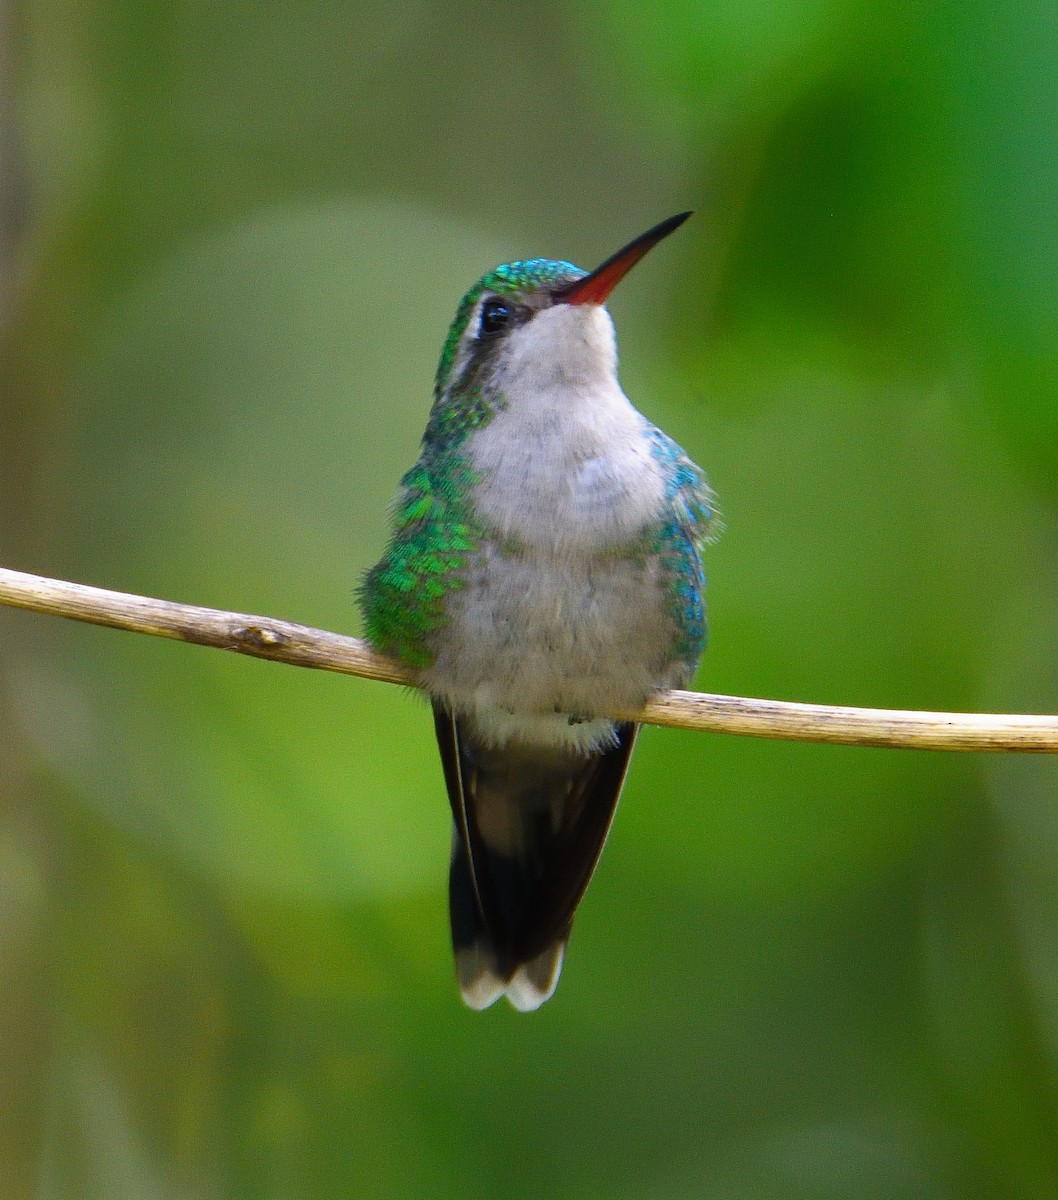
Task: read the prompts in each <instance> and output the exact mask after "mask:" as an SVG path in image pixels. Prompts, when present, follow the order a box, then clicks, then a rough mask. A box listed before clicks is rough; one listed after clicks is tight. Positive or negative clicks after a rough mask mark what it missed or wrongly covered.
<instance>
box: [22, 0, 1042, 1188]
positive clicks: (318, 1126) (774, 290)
mask: <svg viewBox="0 0 1058 1200" xmlns="http://www.w3.org/2000/svg"><path fill="white" fill-rule="evenodd" d="M0 34H2V35H3V36H2V38H0V46H2V53H0V87H2V95H0V152H2V154H3V162H2V163H0V170H2V172H3V173H2V176H0V238H2V242H3V245H2V247H0V249H2V254H0V319H2V320H3V322H4V326H5V334H4V342H3V350H2V359H0V397H2V402H0V511H2V516H0V563H3V564H4V565H7V566H11V567H16V568H19V569H23V570H29V571H35V572H39V573H43V574H52V575H57V576H60V577H65V578H73V579H77V580H81V581H84V582H91V583H97V584H100V585H103V586H109V587H114V588H120V589H124V590H129V591H140V592H145V593H148V594H152V595H160V596H165V597H168V598H171V599H179V600H185V601H189V602H192V603H199V604H207V605H214V606H217V607H222V608H233V609H239V610H243V611H259V612H266V613H271V614H274V615H278V616H284V617H287V618H290V619H294V620H300V621H303V622H306V623H309V624H317V625H322V626H325V627H329V628H334V629H339V630H343V631H348V632H356V631H357V616H356V613H355V609H354V605H353V596H352V589H353V587H354V585H355V584H356V582H357V580H358V578H359V575H360V573H361V572H362V570H363V569H364V568H365V567H367V566H368V565H369V564H370V563H371V562H372V561H374V559H375V558H376V557H377V555H378V553H379V551H380V549H381V546H382V542H383V537H384V529H385V521H386V509H387V504H388V502H389V500H390V498H391V497H392V495H393V492H394V489H395V485H396V481H397V478H398V476H399V474H400V473H401V471H402V470H403V469H404V468H405V467H406V466H407V465H408V464H409V463H410V462H411V460H412V459H413V457H414V455H415V453H416V447H417V442H418V438H419V435H420V432H421V429H422V426H423V424H424V421H425V415H426V410H427V407H428V403H429V395H430V385H431V379H432V372H433V369H434V365H435V362H436V356H437V353H438V350H439V348H440V344H441V340H442V338H443V335H444V332H445V329H446V327H447V323H448V320H449V318H450V316H451V313H452V311H453V309H454V306H455V303H456V301H457V299H458V297H459V295H460V294H461V293H462V291H463V289H464V288H465V287H466V286H467V285H468V284H469V283H470V282H472V281H473V280H474V279H475V278H476V277H477V276H478V275H479V274H481V273H482V272H483V271H484V270H486V269H488V268H490V267H491V266H493V265H494V264H495V263H497V262H500V261H504V260H507V259H510V258H514V257H528V256H536V255H546V256H554V257H564V258H571V259H573V260H574V261H576V262H579V263H580V264H582V265H584V266H586V267H590V266H592V265H594V264H595V263H597V262H598V261H600V260H601V259H602V258H603V257H605V256H606V255H607V254H609V253H610V252H611V251H612V250H614V249H615V248H616V247H618V246H619V245H621V244H623V243H624V242H625V241H626V240H627V239H628V238H630V237H632V236H633V235H634V234H636V233H638V232H640V231H641V230H642V229H645V228H646V227H647V226H648V225H650V224H652V223H653V222H655V221H656V220H659V219H660V218H662V217H665V216H667V215H668V214H670V213H672V212H675V211H678V210H680V209H682V208H687V207H693V208H695V209H696V210H697V216H696V217H695V219H694V221H693V222H691V223H690V224H688V225H687V226H686V227H685V228H684V229H683V230H681V231H680V233H679V234H678V236H677V237H675V238H673V239H672V240H671V241H669V242H666V243H665V245H664V247H662V248H660V249H659V250H658V251H656V253H655V254H654V255H652V256H651V257H650V259H649V260H648V261H647V262H646V263H645V264H644V265H643V266H642V267H640V268H639V270H637V271H636V273H635V274H634V275H633V276H632V278H631V280H630V281H629V283H628V284H626V285H625V287H624V288H622V289H621V290H620V291H619V293H618V294H617V296H616V298H615V299H614V302H613V304H612V311H613V314H614V317H615V320H616V322H617V326H618V332H619V337H620V344H621V349H622V355H623V369H622V378H623V382H624V384H625V387H626V390H627V391H628V392H629V393H630V395H631V396H632V397H633V399H634V400H635V401H636V402H637V403H638V404H639V405H640V406H641V407H642V408H643V409H644V410H645V411H646V412H647V413H648V415H649V416H650V417H651V418H653V419H654V420H656V421H657V422H658V423H659V424H661V425H662V426H664V427H665V428H666V429H668V430H669V431H670V432H671V433H673V434H674V435H675V436H676V437H677V438H678V439H679V440H680V441H681V442H682V443H683V444H684V445H685V446H686V447H687V448H688V449H689V450H690V451H691V453H692V454H693V455H694V457H695V458H696V459H697V460H698V461H699V462H701V463H702V464H703V465H704V466H705V467H706V468H707V470H708V473H709V476H710V479H711V481H712V483H713V485H714V487H715V488H716V490H717V492H718V494H719V496H720V500H721V506H722V508H723V511H724V513H725V516H726V523H727V532H726V533H725V535H724V537H723V538H722V540H721V541H720V543H719V544H718V545H717V546H716V547H715V548H713V549H712V550H711V551H710V553H709V563H708V566H709V573H710V608H711V618H712V630H713V632H712V643H711V647H710V650H709V653H708V655H707V657H706V660H705V662H704V664H703V667H702V670H701V672H700V675H699V677H698V681H697V682H698V686H700V687H702V688H705V689H708V690H711V691H722V692H732V693H740V694H747V695H764V696H771V697H781V698H788V699H803V700H816V701H823V702H838V703H842V702H843V703H852V704H868V705H892V706H899V707H933V708H948V709H980V710H990V709H991V710H1013V711H1058V669H1056V648H1058V536H1056V535H1058V523H1056V505H1058V470H1056V467H1058V220H1056V208H1058V9H1056V8H1055V6H1054V5H1053V3H1032V2H1026V0H1023V2H1020V3H1016V2H1014V0H988V2H987V3H984V2H983V0H966V2H964V3H963V4H961V5H950V4H943V3H939V2H937V3H932V4H931V3H924V4H921V5H917V6H904V5H891V4H887V3H884V2H883V0H873V2H871V0H804V2H802V3H794V2H793V0H741V2H740V3H731V2H729V0H712V2H710V3H704V2H702V0H660V2H659V3H655V4H653V5H650V6H641V5H637V4H633V3H631V2H630V0H607V2H604V3H602V4H598V5H596V4H587V3H577V2H575V0H569V2H567V3H564V4H563V3H535V4H524V5H514V4H482V3H473V2H464V3H454V4H439V3H427V2H425V0H419V2H416V0H411V2H409V3H406V4H400V5H393V4H388V3H379V2H377V0H365V2H363V3H359V4H352V3H338V2H335V0H302V2H301V3H297V2H295V0H269V2H268V3H264V4H262V3H251V2H250V0H231V2H228V3H221V4H217V3H214V2H210V3H207V2H205V0H184V2H183V3H175V2H172V0H170V2H163V0H76V2H74V0H50V2H47V0H24V2H23V3H21V4H14V5H12V4H7V5H3V6H0ZM430 725H431V723H430V720H429V717H428V712H427V710H426V709H425V707H424V705H423V704H422V702H421V701H420V700H418V699H417V698H416V697H414V696H412V695H407V694H403V693H401V692H400V691H398V690H397V689H393V688H387V687H384V686H382V685H376V684H371V683H367V682H365V681H362V680H357V679H348V678H339V677H336V676H327V675H323V674H319V673H315V672H309V671H299V670H294V669H290V668H286V667H281V666H276V665H272V664H268V663H262V662H257V661H253V660H248V659H246V660H243V659H236V658H234V657H232V656H226V655H223V654H220V653H217V652H214V651H206V650H202V649H199V648H194V647H188V646H181V645H177V644H171V643H164V642H160V641H156V640H154V639H148V638H143V637H133V636H130V635H125V634H117V633H113V632H109V631H104V630H98V629H93V628H89V627H81V626H75V625H73V624H66V623H64V622H60V621H57V620H55V619H53V618H44V617H38V616H33V615H29V614H25V613H15V612H6V611H5V612H0V729H2V733H0V744H2V747H3V748H2V752H0V1179H2V1181H3V1182H2V1184H0V1191H2V1195H3V1197H4V1198H5V1200H6V1198H8V1197H10V1198H12V1200H22V1198H23V1197H34V1198H37V1200H59V1198H67V1197H69V1198H71V1200H96V1198H99V1200H103V1198H104V1197H105V1198H107V1200H126V1198H127V1200H169V1198H181V1200H185V1198H188V1200H189V1198H195V1200H198V1198H203V1200H213V1198H220V1197H267V1198H276V1200H288V1198H300V1200H312V1198H316V1197H319V1198H320V1200H322V1198H324V1197H327V1198H330V1197H360V1196H394V1197H403V1196H408V1197H449V1196H464V1195H471V1194H474V1195H486V1196H488V1195H504V1196H506V1197H511V1198H517V1197H530V1196H534V1197H535V1196H540V1195H546V1196H555V1197H559V1198H562V1197H569V1198H579V1197H608V1198H609V1197H618V1198H625V1197H627V1198H629V1200H631V1198H633V1197H635V1198H636V1200H642V1198H644V1197H645V1198H650V1200H663V1198H664V1200H667V1198H674V1200H675V1198H678V1200H684V1198H687V1197H707V1198H714V1197H715V1198H716V1200H721V1198H723V1200H757V1198H762V1200H763V1198H771V1197H782V1198H784V1200H815V1198H817V1197H819V1198H827V1200H829V1198H834V1200H838V1198H845V1197H848V1198H856V1200H858V1198H867V1197H870V1198H878V1200H883V1198H884V1200H912V1198H914V1200H934V1198H941V1197H944V1198H949V1197H950V1198H953V1200H954V1198H960V1200H961V1198H971V1200H976V1198H982V1200H983V1198H993V1197H995V1198H1000V1197H1003V1198H1016V1200H1022V1198H1029V1200H1033V1198H1037V1197H1039V1198H1041V1200H1042V1198H1049V1200H1050V1198H1053V1197H1054V1196H1056V1195H1058V853H1056V850H1058V763H1055V762H1054V761H1053V760H1050V759H1046V758H1042V757H1040V758H1028V757H1023V758H1016V757H1010V758H1000V757H993V758H986V757H983V756H965V755H963V756H957V755H942V754H925V753H917V754H916V753H910V752H906V753H905V752H895V751H880V750H875V751H868V750H862V751H861V750H851V749H843V748H826V747H810V746H801V745H793V744H780V743H774V744H772V743H767V742H758V741H751V740H744V739H733V738H721V737H714V736H706V735H695V734H690V733H680V732H671V731H664V732H663V731H660V730H649V731H648V732H647V733H646V735H645V736H644V737H643V739H642V741H641V743H640V749H639V751H638V754H637V761H636V763H635V767H634V769H633V771H632V774H631V777H630V780H629V784H628V787H627V790H626V792H625V796H624V800H623V803H622V805H621V809H620V812H619V815H618V819H617V822H616V825H615V828H614V832H613V836H612V838H611V839H610V843H609V846H608V848H607V851H606V854H605V856H604V858H603V862H602V866H601V868H600V870H599V872H598V874H597V876H596V878H595V880H594V882H593V884H592V887H591V890H590V892H589V894H588V897H587V899H586V901H585V903H584V905H583V908H582V910H581V913H580V916H579V918H578V921H577V927H576V930H575V934H574V938H573V941H572V944H571V948H570V954H569V956H568V958H567V965H566V970H565V973H564V976H563V979H562V983H561V986H560V988H559V990H558V993H557V995H556V997H555V999H554V1000H553V1001H552V1002H551V1003H549V1004H548V1005H547V1006H545V1008H544V1009H542V1010H541V1011H540V1012H539V1013H537V1014H535V1015H534V1016H531V1017H523V1016H519V1015H517V1014H514V1013H512V1012H511V1011H509V1010H507V1009H506V1008H500V1007H497V1008H496V1009H494V1010H490V1011H489V1012H487V1013H485V1014H473V1013H469V1012H466V1011H464V1010H463V1009H462V1007H461V1006H460V1004H459V1001H458V997H457V993H456V989H455V985H454V981H453V977H452V967H451V963H450V955H449V948H448V933H447V918H446V910H445V905H446V901H445V878H446V871H447V857H448V838H449V828H448V827H449V816H448V810H447V805H446V802H445V798H444V793H443V787H442V781H441V772H440V769H439V764H438V761H437V758H436V752H435V749H434V747H433V743H432V733H431V728H430Z"/></svg>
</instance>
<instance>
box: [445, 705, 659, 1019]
mask: <svg viewBox="0 0 1058 1200" xmlns="http://www.w3.org/2000/svg"><path fill="white" fill-rule="evenodd" d="M434 721H435V724H436V728H437V742H438V745H439V746H440V750H441V761H442V763H443V765H444V773H445V782H446V784H447V786H448V798H449V800H450V802H451V805H452V815H453V817H454V819H455V833H454V837H453V843H452V867H451V874H450V876H449V908H450V912H451V919H452V945H453V949H454V950H455V958H456V975H457V977H458V980H459V989H460V991H461V993H462V995H463V999H464V1000H465V1001H466V1003H467V1004H468V1005H469V1006H470V1007H471V1008H486V1007H487V1006H488V1005H490V1004H491V1003H492V1002H493V1001H494V1000H496V999H497V997H499V996H501V995H506V996H507V998H508V1000H509V1001H510V1002H511V1004H513V1005H514V1007H515V1008H518V1009H520V1010H522V1011H528V1010H531V1009H534V1008H539V1006H540V1005H541V1004H543V1002H544V1001H545V1000H546V999H547V998H548V997H549V996H550V995H551V994H552V992H553V991H554V990H555V985H556V983H557V982H558V974H559V971H560V969H561V967H562V955H563V951H564V950H565V946H566V940H567V939H568V937H569V931H570V926H571V925H572V922H573V914H574V912H575V911H576V908H577V905H578V903H579V902H580V898H581V896H583V894H584V889H585V888H586V887H587V886H588V880H589V879H590V878H591V874H592V871H593V870H594V869H595V864H596V862H597V861H598V858H599V854H600V853H601V851H602V847H603V843H604V842H605V841H606V834H607V832H608V831H609V828H610V822H611V821H612V820H613V814H614V809H615V807H616V805H617V797H618V796H619V794H620V791H621V784H622V783H623V781H624V776H625V771H626V770H627V769H628V760H629V756H630V755H631V753H632V746H633V745H634V743H635V739H636V733H637V732H638V727H637V726H635V725H631V724H619V725H617V726H616V730H615V735H616V736H615V740H614V743H613V745H611V746H606V747H604V748H603V749H601V750H596V751H593V752H590V753H584V752H582V751H574V750H565V749H556V748H553V747H540V746H530V745H524V744H518V743H511V744H509V745H507V746H504V747H503V748H502V749H500V750H496V749H492V748H489V747H487V746H483V745H481V744H479V743H477V742H476V741H475V740H474V738H473V736H472V734H470V733H469V732H468V730H467V727H466V723H465V722H462V721H460V720H457V719H456V718H454V717H453V716H452V715H451V714H450V713H448V712H446V711H444V710H443V709H441V708H439V707H437V706H435V708H434Z"/></svg>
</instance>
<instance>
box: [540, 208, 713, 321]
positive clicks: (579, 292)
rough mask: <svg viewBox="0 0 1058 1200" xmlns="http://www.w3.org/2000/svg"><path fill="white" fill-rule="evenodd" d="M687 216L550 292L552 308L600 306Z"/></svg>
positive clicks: (669, 222) (656, 229)
mask: <svg viewBox="0 0 1058 1200" xmlns="http://www.w3.org/2000/svg"><path fill="white" fill-rule="evenodd" d="M690 215H691V214H690V213H689V212H682V213H677V214H676V215H675V216H674V217H669V218H668V220H667V221H661V222H660V223H659V224H657V225H655V226H654V228H653V229H648V230H647V231H646V233H641V234H640V235H639V237H637V238H634V239H633V240H632V241H630V242H629V243H628V245H627V246H625V247H624V248H623V249H622V250H618V251H617V253H616V254H611V255H610V257H609V258H608V259H607V260H606V261H605V262H604V263H603V264H602V266H600V267H596V268H595V270H594V271H592V273H591V274H590V275H585V276H584V278H583V279H578V280H577V282H576V283H570V284H567V285H566V286H565V287H564V288H559V289H557V290H556V291H555V292H554V298H555V303H556V304H603V303H604V302H605V300H606V297H607V296H609V294H610V293H611V292H612V291H613V290H614V288H615V287H616V286H617V284H618V283H619V282H620V281H621V280H622V279H624V277H625V276H626V275H627V274H628V272H629V271H631V269H632V268H633V267H634V266H635V265H636V263H637V262H639V260H640V259H641V258H642V257H643V255H644V254H646V252H647V251H648V250H650V249H652V248H653V247H654V246H656V245H657V244H658V242H660V241H661V239H662V238H667V237H668V236H669V234H670V233H672V231H673V230H674V229H679V227H680V226H681V225H682V224H683V222H684V221H686V220H687V218H688V217H689V216H690Z"/></svg>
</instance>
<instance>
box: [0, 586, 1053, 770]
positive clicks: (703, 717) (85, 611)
mask: <svg viewBox="0 0 1058 1200" xmlns="http://www.w3.org/2000/svg"><path fill="white" fill-rule="evenodd" d="M0 604H6V605H9V606H11V607H14V608H24V609H29V610H31V611H33V612H41V613H50V614H52V615H53V616H58V617H69V618H72V619H73V620H75V621H88V622H90V623H91V624H93V625H106V626H109V627H110V628H112V629H127V630H130V631H131V632H133V633H149V634H153V635H154V636H155V637H167V638H175V639H176V640H178V641H184V642H196V643H198V644H199V645H202V646H216V647H218V648H219V649H221V650H234V651H235V652H236V653H238V654H251V655H253V656H254V657H255V658H267V659H271V660H272V661H274V662H284V663H290V664H291V665H293V666H298V667H317V668H319V669H320V670H324V671H338V672H341V673H343V674H346V675H360V676H362V677H363V678H365V679H375V680H379V681H381V682H383V683H399V684H405V685H406V686H409V687H414V686H415V683H416V681H415V677H414V674H413V673H412V672H411V671H409V670H407V669H406V668H405V667H402V666H400V665H399V664H398V663H395V662H393V661H392V660H391V659H388V658H386V657H384V656H383V655H381V654H377V653H376V652H375V651H374V650H372V649H371V648H370V647H369V646H368V645H367V643H366V642H362V641H360V639H359V638H353V637H345V636H343V635H342V634H338V633H331V632H329V631H327V630H323V629H312V628H310V627H309V626H307V625H295V624H294V623H293V622H290V621H280V620H277V619H276V618H274V617H260V616H251V615H248V614H246V613H235V612H225V611H223V610H221V609H215V608H199V607H196V606H195V605H191V604H174V603H172V602H171V601H168V600H155V599H152V598H151V597H149V596H137V595H132V594H130V593H127V592H111V591H107V590H106V589H104V588H96V587H87V586H86V585H84V584H80V583H67V582H65V581H63V580H60V579H46V578H44V577H43V576H40V575H28V574H25V573H24V572H22V571H11V570H8V569H6V568H4V567H0ZM611 715H612V716H615V717H625V718H634V719H635V720H637V721H642V722H644V723H646V724H650V725H666V726H669V727H670V728H673V729H701V730H708V731H710V732H713V733H737V734H746V735H750V736H752V737H766V738H784V739H787V740H791V741H802V742H830V743H838V744H842V745H847V746H889V747H905V748H913V749H919V750H987V751H999V750H1022V751H1035V752H1039V753H1049V754H1053V753H1056V752H1058V717H1055V716H1019V715H1000V714H993V713H948V712H910V711H902V710H899V709H885V708H846V707H840V706H834V705H827V704H798V703H794V702H791V701H786V700H752V699H749V698H746V697H743V696H718V695H710V694H707V693H702V692H679V691H672V692H660V693H658V695H657V696H655V697H654V699H653V700H651V701H650V702H649V703H648V704H647V706H646V707H645V708H644V709H643V711H642V712H639V713H613V714H611Z"/></svg>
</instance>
